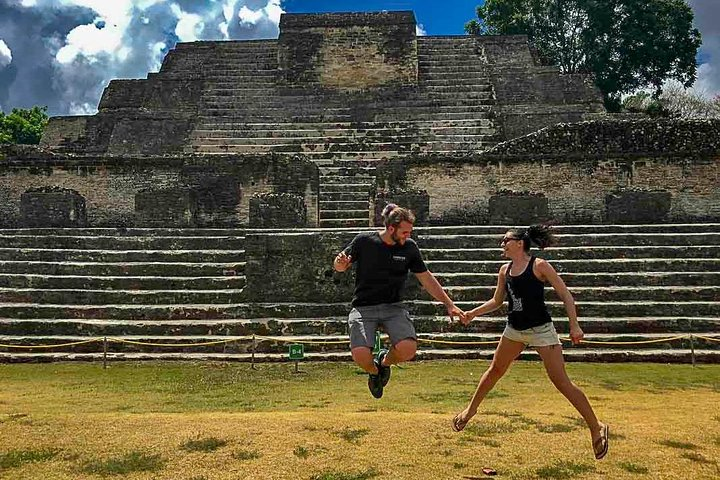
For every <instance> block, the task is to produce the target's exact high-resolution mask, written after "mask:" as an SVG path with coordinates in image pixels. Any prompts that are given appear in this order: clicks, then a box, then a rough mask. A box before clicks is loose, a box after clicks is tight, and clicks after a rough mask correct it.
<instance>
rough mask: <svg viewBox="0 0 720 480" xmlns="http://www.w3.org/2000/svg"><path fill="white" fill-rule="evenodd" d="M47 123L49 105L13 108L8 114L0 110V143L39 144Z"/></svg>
mask: <svg viewBox="0 0 720 480" xmlns="http://www.w3.org/2000/svg"><path fill="white" fill-rule="evenodd" d="M47 123H48V114H47V107H38V106H35V107H32V108H13V109H12V112H10V113H8V114H7V115H6V114H5V113H4V112H2V111H0V145H7V144H22V145H37V144H38V143H40V137H42V133H43V130H45V126H46V125H47Z"/></svg>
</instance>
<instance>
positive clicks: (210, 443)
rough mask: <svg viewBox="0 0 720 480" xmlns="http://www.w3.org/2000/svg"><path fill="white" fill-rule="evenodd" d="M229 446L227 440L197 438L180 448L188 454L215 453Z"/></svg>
mask: <svg viewBox="0 0 720 480" xmlns="http://www.w3.org/2000/svg"><path fill="white" fill-rule="evenodd" d="M225 445H227V440H221V439H219V438H215V437H209V438H197V439H194V440H188V441H187V442H185V443H183V444H182V445H181V446H180V448H182V449H183V450H185V451H186V452H214V451H215V450H217V449H218V448H220V447H224V446H225Z"/></svg>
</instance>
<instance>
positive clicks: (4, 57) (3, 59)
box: [0, 38, 12, 68]
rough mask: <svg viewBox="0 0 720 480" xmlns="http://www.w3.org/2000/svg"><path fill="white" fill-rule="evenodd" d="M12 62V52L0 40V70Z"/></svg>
mask: <svg viewBox="0 0 720 480" xmlns="http://www.w3.org/2000/svg"><path fill="white" fill-rule="evenodd" d="M10 62H12V52H11V51H10V47H8V46H7V43H5V41H4V40H3V39H1V38H0V68H3V67H7V66H8V65H10Z"/></svg>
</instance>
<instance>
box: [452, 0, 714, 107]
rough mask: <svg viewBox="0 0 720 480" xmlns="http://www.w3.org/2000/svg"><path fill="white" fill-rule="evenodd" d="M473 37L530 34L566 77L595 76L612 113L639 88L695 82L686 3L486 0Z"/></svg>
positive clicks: (695, 43) (694, 46)
mask: <svg viewBox="0 0 720 480" xmlns="http://www.w3.org/2000/svg"><path fill="white" fill-rule="evenodd" d="M477 17H478V20H472V21H470V22H468V23H466V24H465V31H466V32H468V33H470V34H474V35H514V34H526V35H528V37H529V39H530V41H532V42H533V44H534V45H535V47H537V49H538V51H539V52H540V54H541V55H542V56H543V57H544V58H546V59H547V60H548V61H550V62H552V63H553V64H555V65H558V66H559V67H560V70H561V71H562V72H563V73H592V74H594V75H595V80H596V83H597V86H598V88H600V91H601V92H602V93H603V96H604V98H605V103H606V105H607V106H608V108H609V109H611V110H617V109H618V108H619V106H620V97H621V96H622V95H623V94H627V93H631V92H633V91H636V90H637V89H639V88H651V89H653V90H654V91H655V93H656V94H659V92H660V91H661V89H662V88H661V87H662V84H663V82H664V81H666V80H676V81H678V82H680V83H681V84H683V85H684V86H686V87H687V86H690V85H692V84H693V82H694V81H695V78H696V73H697V65H696V62H695V56H696V55H697V50H698V48H699V47H700V43H701V38H700V32H699V31H698V30H697V29H696V28H693V26H692V22H693V12H692V9H691V8H690V6H689V5H688V4H687V2H686V1H685V0H486V1H485V4H484V5H482V6H479V7H477Z"/></svg>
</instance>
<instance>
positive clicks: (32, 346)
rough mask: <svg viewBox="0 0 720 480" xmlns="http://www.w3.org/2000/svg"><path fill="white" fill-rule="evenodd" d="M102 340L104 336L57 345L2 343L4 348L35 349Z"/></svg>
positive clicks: (69, 345) (1, 345)
mask: <svg viewBox="0 0 720 480" xmlns="http://www.w3.org/2000/svg"><path fill="white" fill-rule="evenodd" d="M93 342H102V338H92V339H90V340H81V341H79V342H70V343H58V344H55V345H4V344H0V347H3V348H20V349H33V348H60V347H72V346H75V345H82V344H84V343H93Z"/></svg>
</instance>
